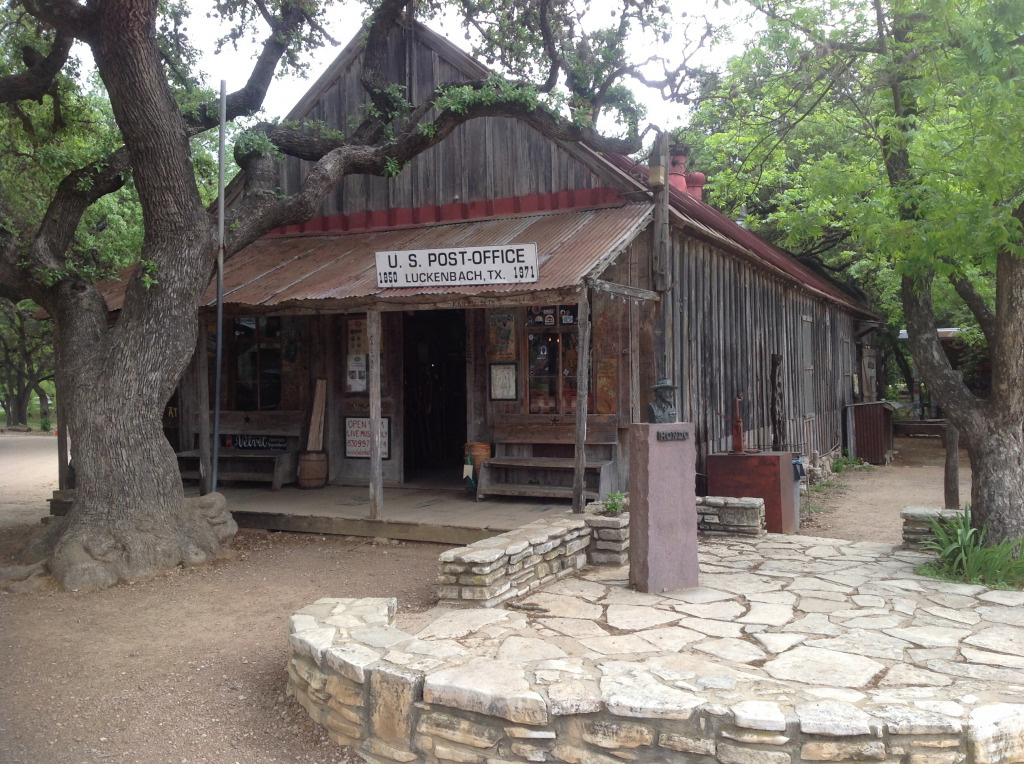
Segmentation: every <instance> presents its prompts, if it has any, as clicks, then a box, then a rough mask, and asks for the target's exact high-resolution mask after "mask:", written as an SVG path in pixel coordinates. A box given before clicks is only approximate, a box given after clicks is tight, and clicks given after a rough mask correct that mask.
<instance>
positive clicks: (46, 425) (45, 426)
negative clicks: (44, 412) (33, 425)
mask: <svg viewBox="0 0 1024 764" xmlns="http://www.w3.org/2000/svg"><path fill="white" fill-rule="evenodd" d="M52 430H53V423H52V422H51V421H50V417H46V416H44V417H43V418H42V419H40V420H39V432H50V431H52Z"/></svg>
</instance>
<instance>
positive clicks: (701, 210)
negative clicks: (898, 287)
mask: <svg viewBox="0 0 1024 764" xmlns="http://www.w3.org/2000/svg"><path fill="white" fill-rule="evenodd" d="M599 156H601V157H602V158H603V159H605V160H606V161H608V162H609V163H610V164H611V165H613V166H615V167H617V168H618V169H619V170H621V171H622V172H624V173H626V174H627V175H632V174H634V173H635V175H636V176H637V177H639V178H640V179H641V181H646V179H647V168H646V167H645V166H644V165H641V164H637V163H636V162H635V161H634V160H632V159H630V158H629V157H626V156H622V155H619V154H601V155H599ZM669 202H670V204H671V207H672V209H673V211H674V212H675V213H676V214H677V215H679V217H680V218H681V219H682V220H683V221H684V223H685V224H686V225H687V226H688V227H689V228H690V230H692V231H693V232H694V234H695V235H698V236H701V235H703V236H704V237H706V238H708V239H709V240H711V241H714V242H717V243H719V244H721V245H723V246H726V247H730V248H732V249H738V250H740V251H742V252H744V253H746V254H747V255H748V256H750V257H752V258H753V259H754V260H758V261H760V262H761V263H763V264H764V265H765V266H767V267H769V268H771V269H774V270H775V271H777V272H778V273H780V274H781V275H783V276H785V277H786V278H788V279H790V280H792V281H794V282H796V283H798V284H800V285H802V286H803V287H804V288H806V289H807V290H808V291H810V292H814V293H816V294H818V295H820V296H821V297H824V298H826V299H827V300H829V301H831V302H834V303H837V304H839V305H842V306H843V307H844V308H847V309H850V310H852V311H854V312H856V313H860V314H862V315H868V316H870V315H873V314H872V313H871V312H870V311H869V310H867V309H866V308H865V307H864V306H863V305H861V304H860V303H859V302H858V301H857V300H856V299H855V298H854V297H852V296H850V295H848V294H847V293H846V292H844V291H843V290H842V289H840V288H839V287H838V286H836V285H835V284H833V283H832V282H831V281H829V280H828V279H826V278H824V277H822V276H819V275H818V274H816V273H814V272H813V271H811V270H810V269H809V268H807V267H806V266H804V265H801V264H800V263H798V262H797V261H796V260H795V259H794V258H793V257H792V255H790V254H788V253H787V252H784V251H783V250H781V249H779V248H778V247H776V246H774V245H772V244H769V243H768V242H766V241H764V240H763V239H760V238H758V237H757V236H756V235H754V234H753V233H751V232H750V231H748V230H747V229H745V228H743V227H742V226H740V225H739V224H738V223H736V222H735V221H734V220H731V219H730V218H729V217H728V216H726V215H724V214H723V213H721V212H719V211H718V210H716V209H715V208H714V207H711V206H710V205H708V204H706V203H705V202H703V201H701V200H699V199H696V198H694V197H693V196H690V195H689V194H687V193H684V192H682V191H680V190H679V189H676V188H672V187H671V186H669Z"/></svg>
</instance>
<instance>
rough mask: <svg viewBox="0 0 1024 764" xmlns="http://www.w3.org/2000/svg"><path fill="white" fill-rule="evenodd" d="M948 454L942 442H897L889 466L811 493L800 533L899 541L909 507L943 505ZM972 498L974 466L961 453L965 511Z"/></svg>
mask: <svg viewBox="0 0 1024 764" xmlns="http://www.w3.org/2000/svg"><path fill="white" fill-rule="evenodd" d="M945 453H946V452H945V450H944V448H943V445H942V440H941V439H940V438H922V437H914V438H897V439H896V456H895V459H893V461H892V464H890V465H889V466H887V467H865V468H859V469H858V468H847V469H846V470H844V471H843V472H842V473H839V474H837V475H834V476H833V477H832V478H831V479H830V480H829V481H827V483H826V484H825V485H824V487H823V488H824V490H820V491H819V490H817V489H814V490H811V491H809V492H807V493H805V494H804V495H803V497H802V501H801V509H800V533H802V534H803V535H805V536H820V537H824V538H839V539H849V540H851V541H887V542H892V543H899V542H900V541H901V539H902V533H903V525H902V522H901V521H900V510H901V509H902V508H903V507H908V506H916V507H941V506H943V472H944V462H945V458H946V457H945ZM970 499H971V463H970V460H969V459H968V458H967V452H966V451H963V450H961V452H960V507H963V506H964V505H965V504H967V503H968V502H969V501H970Z"/></svg>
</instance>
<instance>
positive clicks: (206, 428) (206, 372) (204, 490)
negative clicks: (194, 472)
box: [196, 316, 213, 496]
mask: <svg viewBox="0 0 1024 764" xmlns="http://www.w3.org/2000/svg"><path fill="white" fill-rule="evenodd" d="M196 384H197V385H198V387H199V390H198V391H197V392H198V393H199V493H200V495H202V496H205V495H206V494H208V493H209V492H210V477H211V476H212V475H213V468H212V465H211V464H210V459H211V458H212V457H211V455H210V445H211V444H210V362H209V360H208V359H207V357H206V319H204V318H202V317H201V316H200V318H199V337H198V338H197V339H196Z"/></svg>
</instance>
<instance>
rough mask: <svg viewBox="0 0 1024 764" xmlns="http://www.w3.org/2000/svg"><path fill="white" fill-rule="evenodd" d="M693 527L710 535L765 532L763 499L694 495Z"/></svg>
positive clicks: (757, 534)
mask: <svg viewBox="0 0 1024 764" xmlns="http://www.w3.org/2000/svg"><path fill="white" fill-rule="evenodd" d="M697 529H698V530H699V531H700V532H701V533H707V534H710V535H724V534H733V535H739V536H761V535H763V534H765V533H767V532H768V530H767V527H766V526H765V519H764V499H754V498H750V497H747V498H742V499H734V498H730V497H726V496H698V497H697Z"/></svg>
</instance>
